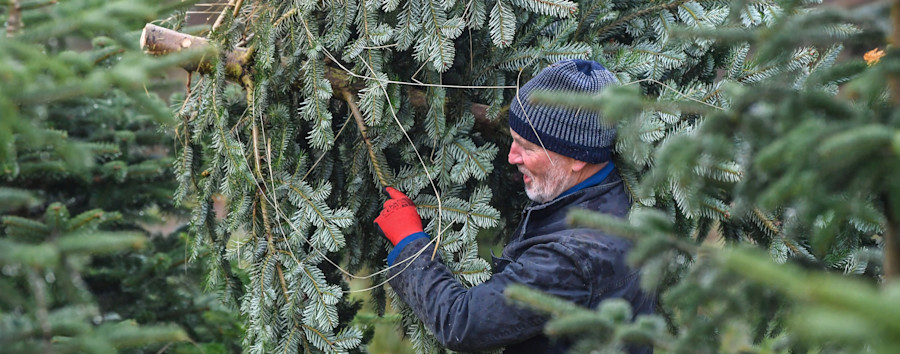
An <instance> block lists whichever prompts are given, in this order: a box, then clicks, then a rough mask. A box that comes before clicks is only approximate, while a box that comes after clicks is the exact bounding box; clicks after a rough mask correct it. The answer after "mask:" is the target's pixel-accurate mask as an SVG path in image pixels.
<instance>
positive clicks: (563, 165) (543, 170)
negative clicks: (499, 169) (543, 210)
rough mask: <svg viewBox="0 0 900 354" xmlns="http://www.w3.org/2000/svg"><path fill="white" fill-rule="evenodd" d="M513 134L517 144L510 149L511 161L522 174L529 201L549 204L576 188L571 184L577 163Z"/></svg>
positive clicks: (508, 158) (512, 132)
mask: <svg viewBox="0 0 900 354" xmlns="http://www.w3.org/2000/svg"><path fill="white" fill-rule="evenodd" d="M509 133H510V134H511V135H512V137H513V142H512V145H510V147H509V156H507V161H509V163H510V164H513V165H516V166H517V167H518V168H519V172H522V174H523V176H522V179H523V180H524V182H525V194H527V195H528V198H529V199H531V200H533V201H535V202H538V203H546V202H549V201H551V200H553V198H556V197H557V196H558V195H560V194H562V192H564V191H565V190H567V189H569V188H570V187H572V185H574V184H573V183H571V182H572V179H573V178H572V173H571V171H572V169H571V165H572V163H573V162H574V160H573V159H571V158H569V157H566V156H563V155H560V154H557V153H555V152H552V151H548V150H545V149H543V148H541V146H540V145H536V144H533V143H531V142H530V141H528V140H525V138H522V137H521V136H520V135H519V134H516V132H514V131H512V130H510V131H509ZM550 159H552V160H553V162H551V161H550Z"/></svg>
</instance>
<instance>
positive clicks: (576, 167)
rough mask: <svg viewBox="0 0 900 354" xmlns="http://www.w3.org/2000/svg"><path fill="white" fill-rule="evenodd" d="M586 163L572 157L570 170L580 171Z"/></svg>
mask: <svg viewBox="0 0 900 354" xmlns="http://www.w3.org/2000/svg"><path fill="white" fill-rule="evenodd" d="M587 165H588V163H587V162H584V161H579V160H576V159H572V165H571V168H572V172H581V170H583V169H584V168H585V167H586V166H587Z"/></svg>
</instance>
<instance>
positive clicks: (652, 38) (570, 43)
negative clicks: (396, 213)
mask: <svg viewBox="0 0 900 354" xmlns="http://www.w3.org/2000/svg"><path fill="white" fill-rule="evenodd" d="M728 5H729V4H728V3H727V2H723V1H684V0H678V1H662V2H599V1H582V2H571V1H564V0H563V1H549V2H548V1H528V0H524V1H503V0H497V1H479V0H473V1H468V2H455V1H436V2H429V1H406V2H401V1H383V2H373V1H345V2H340V3H339V2H331V3H323V4H316V3H311V2H302V1H296V2H265V1H261V2H242V1H237V2H232V3H230V5H229V6H227V7H226V8H225V9H224V10H223V12H222V14H221V16H220V17H219V19H218V20H217V21H216V25H214V26H213V27H212V28H210V31H209V32H206V33H202V34H203V35H204V37H194V36H187V35H184V34H180V33H177V32H171V31H167V30H166V29H164V28H160V27H156V26H153V25H148V27H147V28H146V29H145V34H144V37H143V38H142V43H143V44H144V45H145V48H147V49H148V51H150V52H153V53H156V54H163V53H168V52H171V51H175V50H179V49H186V48H194V47H213V48H216V49H217V53H218V54H217V55H216V56H215V58H212V60H205V61H202V62H197V63H193V64H192V65H189V66H187V67H189V69H191V70H197V71H199V72H201V73H203V75H195V76H194V77H195V78H196V80H194V81H192V82H191V89H190V91H189V92H188V93H186V97H187V98H186V99H185V101H184V102H183V105H181V106H180V108H179V110H178V111H177V112H176V114H177V116H178V117H179V121H181V123H180V125H179V127H178V131H179V132H183V135H181V136H180V139H179V142H180V143H179V146H180V147H181V149H182V150H181V152H180V156H181V157H180V161H179V162H178V163H177V169H178V173H177V175H178V178H179V182H180V187H179V191H178V193H177V195H176V200H178V201H180V202H183V203H187V202H196V205H197V207H196V208H195V209H194V214H193V221H192V228H193V233H194V235H195V236H194V237H195V242H196V244H197V245H204V244H205V245H210V247H213V248H214V249H217V250H218V251H217V252H218V253H217V254H216V256H215V257H213V258H212V259H210V262H212V264H211V266H213V267H214V268H213V269H218V272H214V274H213V276H211V278H210V280H211V284H213V285H214V286H218V287H220V288H221V289H223V290H225V292H226V293H228V294H230V295H229V296H228V297H229V298H232V299H234V301H235V302H239V303H240V304H241V307H242V312H243V314H244V315H245V316H247V321H248V324H249V325H248V333H247V337H246V339H245V348H247V349H249V350H251V351H254V352H266V351H272V350H279V351H281V350H288V351H295V350H299V348H300V347H303V348H317V349H319V350H323V351H346V350H348V349H349V348H352V347H355V346H356V345H357V344H358V340H359V338H360V333H359V332H358V331H357V330H355V329H352V328H346V327H345V326H344V325H345V324H344V323H340V321H336V319H337V318H338V317H339V316H340V312H339V311H337V309H336V305H337V304H339V303H341V301H343V300H344V298H345V297H344V294H345V293H346V289H345V287H343V286H342V285H341V284H340V283H330V282H327V281H326V280H325V279H326V278H328V277H331V278H333V279H338V277H337V276H339V275H343V276H345V277H355V275H354V274H355V273H356V271H357V270H359V269H362V268H363V267H367V268H369V269H380V268H383V266H384V264H383V260H384V258H385V255H386V243H385V242H384V241H383V240H382V239H381V238H380V237H378V236H377V234H376V232H375V230H374V229H373V225H372V224H371V223H370V222H368V220H372V219H374V217H375V216H376V213H377V211H378V209H379V207H380V204H381V202H382V201H383V199H381V197H380V190H381V188H382V187H384V186H387V185H392V186H395V187H397V188H399V189H400V190H402V191H404V192H406V193H407V194H409V195H410V196H411V197H412V198H413V200H414V201H415V202H416V204H417V206H419V212H420V214H421V215H422V216H423V217H425V220H426V222H427V223H428V225H427V227H426V231H428V232H429V233H430V234H431V235H432V236H433V237H435V242H439V243H440V245H441V246H440V247H439V249H440V252H442V253H443V254H442V255H443V256H444V257H443V258H444V259H446V260H450V262H449V264H448V266H449V267H450V268H451V269H453V270H454V272H457V274H459V279H460V280H461V281H462V282H463V283H464V284H467V285H475V284H478V283H480V282H481V281H484V280H485V279H487V278H488V277H489V271H490V270H489V268H488V265H487V263H486V262H485V261H483V260H481V259H479V258H478V257H477V254H476V250H477V245H476V242H475V239H474V236H475V235H476V234H477V233H478V232H479V231H480V230H483V229H486V228H503V227H506V226H507V225H505V224H504V222H503V220H512V219H514V218H515V213H516V211H517V209H518V207H519V206H520V204H521V203H520V201H521V200H522V195H521V193H518V194H517V193H516V192H515V191H514V190H515V189H511V188H512V187H511V185H512V184H511V183H509V179H508V178H507V177H508V172H509V170H508V169H505V170H504V168H503V167H499V168H498V166H503V165H505V162H504V161H502V158H499V159H498V158H497V155H498V154H499V155H501V156H502V151H501V148H505V147H506V146H507V145H508V143H509V137H508V135H506V133H505V127H506V126H505V124H504V123H503V121H502V117H503V114H502V112H504V111H505V110H506V109H507V107H508V104H509V102H510V100H511V99H514V96H515V88H516V87H518V86H519V85H520V84H521V83H523V82H524V81H525V80H527V78H529V77H530V76H531V75H533V74H534V73H536V72H537V71H538V70H539V69H540V68H541V67H543V66H545V65H546V64H548V63H552V62H554V61H556V60H558V59H561V58H573V57H574V58H589V59H593V60H596V61H598V62H600V63H602V64H604V65H605V66H607V67H608V68H610V69H611V70H612V71H614V72H616V73H618V75H619V79H620V81H621V82H622V83H623V85H624V86H625V87H627V88H629V89H633V88H637V89H638V90H639V91H641V92H642V93H644V94H646V95H648V96H650V97H655V98H656V99H657V100H658V103H657V104H658V105H660V106H664V105H669V102H670V101H673V100H675V99H677V98H684V97H693V98H697V99H698V100H699V101H701V102H703V103H704V104H706V105H712V106H716V107H720V108H727V107H728V106H727V105H728V104H729V103H728V102H726V101H725V98H724V97H723V96H722V93H721V89H722V88H723V87H728V85H726V83H728V82H737V83H741V84H752V83H754V82H758V81H761V80H763V79H765V78H767V77H773V76H775V75H777V74H779V71H777V70H789V69H790V70H795V69H797V68H807V69H808V70H812V69H814V68H815V67H816V65H821V66H822V67H827V66H828V64H829V63H830V61H831V59H833V58H832V57H833V55H834V54H835V53H837V51H836V50H832V51H824V52H819V51H815V50H813V49H810V50H805V51H799V52H797V53H795V55H794V56H792V57H791V58H790V60H787V61H785V62H784V63H781V65H779V66H778V67H777V68H771V67H768V66H766V65H764V63H759V64H755V63H752V62H749V61H748V60H747V55H748V53H749V50H748V47H747V46H745V45H742V44H740V43H738V44H735V43H734V42H718V41H717V39H718V38H711V37H710V36H702V37H684V36H677V35H676V34H677V33H676V32H674V31H673V28H674V27H676V26H678V27H686V28H689V29H693V30H695V31H708V32H716V31H721V32H722V33H726V34H732V35H735V36H740V35H741V34H742V33H746V29H747V28H756V27H759V26H766V25H770V24H773V23H774V21H775V20H776V19H777V18H778V17H779V15H780V14H782V13H783V12H785V11H786V10H784V9H783V8H782V7H781V6H780V5H779V4H777V3H775V2H771V1H751V2H746V3H743V4H742V5H741V6H735V7H729V6H728ZM787 11H793V8H792V7H789V8H788V10H787ZM729 15H732V17H733V18H735V19H737V21H731V22H726V19H727V18H728V17H729ZM170 20H171V21H169V22H168V23H161V24H162V25H166V26H169V27H170V28H173V29H181V28H180V25H181V24H180V20H179V19H177V18H175V19H170ZM831 30H832V31H834V32H838V33H847V32H849V31H850V30H852V28H847V27H845V26H834V27H833V28H832V29H831ZM728 69H731V70H730V71H729V74H728V75H729V76H728V80H717V75H718V72H719V71H720V70H728ZM625 103H633V104H634V105H637V107H638V108H635V106H627V107H625V108H628V109H627V110H624V112H628V113H633V114H641V113H642V112H641V110H640V109H639V105H640V102H639V101H635V100H634V99H629V100H624V101H622V104H625ZM620 107H621V106H620ZM680 109H681V110H678V111H671V110H669V111H666V110H661V109H656V110H653V111H647V112H644V113H643V114H642V115H641V119H638V120H635V121H637V122H640V124H632V125H629V126H626V127H625V128H624V129H623V131H624V132H625V133H626V134H623V135H624V136H625V137H626V138H625V139H631V140H623V141H622V142H621V144H620V146H621V148H620V150H621V155H622V156H623V157H622V161H621V164H618V165H620V166H622V167H623V170H622V172H623V174H624V177H625V179H626V181H627V183H628V185H629V188H630V189H631V190H632V191H633V192H634V194H635V195H636V196H639V197H640V202H641V204H642V205H646V206H654V207H661V208H664V209H666V210H669V211H670V212H671V213H672V214H673V215H675V217H676V219H677V221H678V222H677V226H678V227H679V231H680V232H683V233H684V234H696V235H701V237H703V236H705V235H706V234H707V233H708V231H709V230H710V229H715V228H718V229H721V230H722V233H723V234H724V235H725V236H726V237H728V238H731V239H735V240H736V239H738V238H739V236H738V235H740V233H741V232H743V230H747V232H748V235H751V236H750V237H751V238H752V237H756V239H759V240H770V239H773V236H771V234H770V233H771V231H772V230H770V229H767V228H766V225H769V224H767V222H774V221H773V220H774V219H775V216H772V215H770V214H771V213H775V212H777V210H771V211H766V212H765V213H764V212H763V211H762V209H760V213H761V214H760V216H758V217H757V218H756V219H752V218H749V217H748V218H747V219H743V216H744V215H745V214H741V217H742V219H741V221H740V222H733V223H732V222H729V221H730V220H732V218H731V215H732V214H734V213H735V212H734V211H732V210H730V206H729V203H731V202H732V200H730V199H728V198H727V196H726V195H724V192H717V191H716V190H710V191H707V190H702V191H701V190H700V188H701V187H703V186H700V185H698V183H700V182H697V181H706V180H711V181H712V182H710V183H719V184H726V185H727V184H729V183H735V182H736V181H738V180H740V178H741V176H742V173H743V172H742V171H741V170H740V165H738V164H737V162H734V160H728V159H724V158H722V157H721V156H719V155H712V156H709V157H708V158H707V160H704V161H702V164H700V165H698V166H694V165H691V167H690V168H687V167H685V168H683V169H682V170H679V171H677V172H678V174H673V175H672V178H669V177H667V176H666V175H663V176H660V177H656V178H657V179H656V180H655V181H656V183H654V184H652V186H651V187H641V188H642V189H643V190H642V191H638V190H637V189H636V188H638V187H639V184H638V183H639V182H641V181H643V180H644V179H641V176H642V175H643V174H644V173H651V175H652V172H653V171H651V170H650V168H651V166H653V164H654V163H655V162H653V161H654V158H653V156H655V154H656V153H655V152H654V151H656V150H657V149H658V148H660V147H662V146H664V145H665V142H667V141H669V140H671V139H672V138H675V137H678V136H681V135H682V134H685V133H686V132H690V131H693V130H695V129H696V125H697V124H698V123H699V122H701V121H703V120H702V119H701V115H700V113H706V112H704V111H701V112H698V111H697V109H696V108H693V109H691V110H688V109H686V108H680ZM498 131H499V132H498ZM635 132H638V133H640V134H632V133H635ZM695 167H696V168H695ZM697 176H700V177H702V178H696V177H697ZM647 180H649V179H647ZM642 185H644V184H642ZM216 194H223V195H224V196H225V197H226V198H227V200H228V201H229V203H228V204H229V208H228V216H227V217H226V220H225V221H224V222H223V223H218V224H217V223H215V222H213V220H214V219H213V216H212V210H211V208H210V206H211V202H210V200H211V198H212V197H213V196H214V195H216ZM494 195H502V196H512V195H517V196H518V197H517V199H516V200H513V201H510V198H503V200H493V201H492V199H493V197H494ZM767 213H768V214H767ZM754 220H755V221H756V222H755V223H754V222H753V221H754ZM771 225H774V224H771ZM239 230H243V231H246V233H247V235H246V236H245V237H244V236H238V237H235V236H234V235H235V233H236V232H237V231H239ZM695 238H696V237H695ZM756 239H754V240H756ZM774 240H775V241H772V242H774V243H775V244H776V245H777V242H782V241H783V240H782V239H780V238H777V237H775V238H774ZM772 242H770V241H766V244H767V245H768V244H770V243H772ZM791 246H795V245H793V244H791V245H784V247H782V248H780V249H781V250H782V252H783V253H785V254H787V252H789V251H785V250H790V247H791ZM775 248H777V247H775ZM794 249H795V250H796V251H797V252H802V250H806V249H807V247H806V246H805V245H802V247H795V248H794ZM237 261H239V262H241V263H242V264H245V265H246V269H247V270H248V272H249V273H250V278H249V282H247V283H243V282H241V280H240V279H238V278H236V277H234V276H231V275H229V274H228V272H229V271H230V268H231V265H230V263H229V262H237ZM338 263H340V264H346V265H348V267H347V268H346V269H342V268H338V267H336V264H338ZM668 266H669V263H667V262H664V261H657V262H656V263H654V264H652V267H649V268H650V269H655V273H656V274H657V275H658V276H650V277H648V278H650V279H658V278H659V276H662V275H667V277H668V279H670V280H669V281H671V279H674V278H676V276H675V275H673V274H670V273H666V272H665V270H666V268H667V267H668ZM378 274H381V273H377V274H376V275H375V277H374V278H373V279H374V280H375V281H374V283H376V284H379V285H380V284H381V283H382V282H383V280H384V279H383V278H382V277H381V276H379V275H378ZM372 291H373V295H375V296H376V298H383V293H382V292H381V288H379V287H375V288H374V289H372ZM394 303H397V302H394ZM404 314H405V316H404V323H405V324H406V327H407V331H408V334H409V335H410V337H411V338H412V339H413V343H414V344H415V346H416V348H417V350H419V351H421V352H424V351H433V350H436V349H437V348H438V346H437V345H436V343H434V342H433V340H432V339H430V336H429V335H428V334H427V331H426V330H425V329H424V327H423V326H422V325H421V324H420V323H418V321H417V320H416V319H415V318H414V317H412V316H411V314H410V313H409V312H404Z"/></svg>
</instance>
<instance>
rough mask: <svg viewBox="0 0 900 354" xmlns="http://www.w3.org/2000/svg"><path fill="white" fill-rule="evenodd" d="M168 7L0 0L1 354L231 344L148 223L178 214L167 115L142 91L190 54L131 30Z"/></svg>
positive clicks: (197, 277) (175, 246) (189, 274)
mask: <svg viewBox="0 0 900 354" xmlns="http://www.w3.org/2000/svg"><path fill="white" fill-rule="evenodd" d="M171 6H175V7H178V6H183V5H182V4H180V3H178V2H161V3H157V4H155V5H153V6H148V5H147V4H144V3H143V2H136V1H113V2H106V1H65V2H61V3H57V2H56V1H30V2H19V1H10V2H0V15H2V18H3V19H4V20H5V21H4V22H5V24H6V26H5V28H4V29H5V31H4V32H3V36H2V37H0V81H2V85H0V117H2V119H0V215H2V216H0V220H2V227H0V267H2V273H3V276H2V277H0V346H2V348H3V350H2V351H4V352H9V353H35V352H45V353H50V352H92V353H100V352H118V351H135V352H142V351H146V350H154V351H156V350H158V349H161V348H168V349H177V350H179V351H188V352H194V351H196V352H216V351H218V352H224V351H225V350H226V348H228V346H231V350H237V347H236V346H235V344H234V343H235V342H234V341H233V340H232V339H231V337H233V336H240V333H241V326H240V324H239V323H237V322H236V317H235V316H234V315H233V314H232V311H230V310H228V309H226V308H224V307H222V306H221V305H219V303H218V301H216V300H215V298H210V297H209V296H206V297H204V296H202V286H201V282H202V276H201V274H202V269H200V268H199V267H198V266H196V265H193V266H187V265H186V264H185V263H184V261H183V260H182V261H179V259H183V258H184V257H185V256H186V253H185V252H184V250H183V249H184V246H183V245H184V243H183V241H181V240H180V239H179V237H178V236H168V237H166V236H165V235H156V236H155V237H148V236H150V235H149V233H148V232H147V231H145V229H144V226H145V225H148V224H153V223H156V222H159V219H160V217H169V218H171V217H177V215H178V214H179V211H178V209H176V208H175V207H174V204H173V203H172V198H171V196H172V194H173V193H174V188H175V180H174V176H173V174H172V168H171V165H172V157H171V156H170V154H169V151H170V149H171V147H172V145H173V140H172V136H171V133H170V132H169V131H167V130H166V129H164V127H163V125H162V123H165V122H166V121H168V120H169V119H171V118H170V117H171V114H170V113H169V110H168V107H167V105H166V103H165V102H163V101H162V100H161V99H160V98H159V97H157V95H156V94H152V93H150V92H155V91H156V90H157V89H158V88H159V86H158V85H159V84H161V83H162V82H160V81H159V80H156V79H155V78H156V77H158V75H159V74H160V73H162V69H164V68H167V67H171V66H172V65H173V64H175V63H177V62H178V61H179V60H183V59H185V58H186V57H184V56H174V57H170V58H166V59H162V60H160V59H151V58H147V57H146V56H145V55H144V54H143V53H141V52H139V51H138V50H137V48H136V47H137V44H136V40H137V35H138V34H139V33H138V32H136V31H135V30H134V29H135V28H136V27H137V26H138V25H139V24H142V23H143V22H145V21H147V20H150V19H153V18H157V17H159V16H160V15H161V14H163V13H167V12H171V10H172V7H171ZM136 24H137V25H136ZM181 213H183V211H182V212H181ZM188 341H191V342H193V343H188ZM210 342H212V343H210Z"/></svg>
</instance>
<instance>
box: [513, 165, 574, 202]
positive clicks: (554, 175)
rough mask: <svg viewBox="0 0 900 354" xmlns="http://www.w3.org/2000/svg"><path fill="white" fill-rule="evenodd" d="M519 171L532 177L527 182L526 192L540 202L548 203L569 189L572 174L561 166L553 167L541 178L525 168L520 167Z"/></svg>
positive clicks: (529, 197)
mask: <svg viewBox="0 0 900 354" xmlns="http://www.w3.org/2000/svg"><path fill="white" fill-rule="evenodd" d="M519 172H522V174H524V175H527V176H528V177H530V178H531V183H526V184H525V194H527V195H528V199H531V200H533V201H535V202H538V203H546V202H549V201H551V200H553V199H554V198H556V197H557V196H559V195H560V194H562V192H564V191H565V190H566V189H569V188H570V187H571V186H570V185H569V184H570V180H569V179H570V176H569V175H568V174H567V173H566V171H564V170H563V169H561V168H551V169H549V170H548V171H547V174H546V175H544V176H543V178H541V179H537V178H535V177H534V175H532V174H531V173H528V171H526V170H525V169H524V168H522V167H519Z"/></svg>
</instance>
